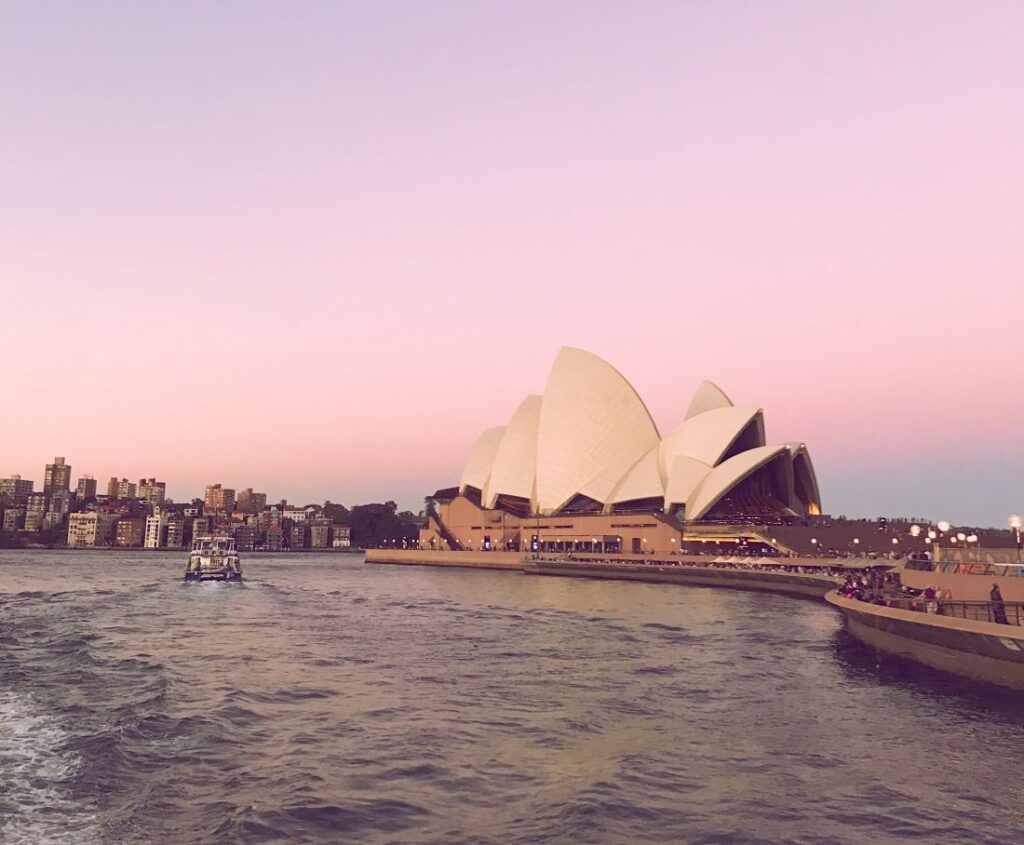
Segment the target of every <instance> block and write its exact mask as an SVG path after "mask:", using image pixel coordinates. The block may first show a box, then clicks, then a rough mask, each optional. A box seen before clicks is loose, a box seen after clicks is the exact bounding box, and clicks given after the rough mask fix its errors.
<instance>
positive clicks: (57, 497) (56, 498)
mask: <svg viewBox="0 0 1024 845" xmlns="http://www.w3.org/2000/svg"><path fill="white" fill-rule="evenodd" d="M74 501H75V500H74V494H73V493H72V492H71V491H70V490H57V491H54V492H53V493H51V494H50V498H49V501H48V502H47V506H46V509H47V511H48V512H50V513H55V514H59V515H60V516H61V518H63V517H65V516H67V515H68V514H69V513H71V508H72V505H73V504H74Z"/></svg>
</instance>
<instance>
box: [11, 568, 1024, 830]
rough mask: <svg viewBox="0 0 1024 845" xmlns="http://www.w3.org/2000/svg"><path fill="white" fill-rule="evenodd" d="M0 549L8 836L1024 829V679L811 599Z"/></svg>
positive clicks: (447, 572) (470, 574) (421, 571)
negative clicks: (988, 677) (936, 669)
mask: <svg viewBox="0 0 1024 845" xmlns="http://www.w3.org/2000/svg"><path fill="white" fill-rule="evenodd" d="M183 560H184V558H183V557H180V558H179V557H175V556H173V555H164V554H160V555H131V554H126V553H117V554H111V553H103V552H81V553H78V552H59V553H47V552H3V551H0V841H2V842H4V843H37V842H52V841H61V842H70V843H78V842H81V843H96V842H125V843H136V842H137V843H143V842H199V841H201V842H206V843H213V842H275V841H280V842H303V841H308V842H342V841H350V842H357V841H358V842H380V843H385V842H388V843H390V842H395V843H399V842H401V843H463V842H464V843H502V845H505V844H506V843H538V842H566V843H570V842H571V843H579V842H588V843H605V842H607V843H625V842H667V843H679V842H682V843H853V844H854V845H859V844H860V843H865V845H866V843H886V842H907V841H919V842H922V843H938V842H941V843H989V842H991V843H997V842H998V843H1009V842H1020V841H1024V811H1022V810H1024V804H1022V802H1021V800H1020V799H1021V784H1022V783H1024V756H1022V754H1021V753H1020V752H1021V749H1022V748H1024V697H1022V696H1021V695H1020V694H1017V693H1012V692H1008V691H1003V690H999V689H997V688H994V687H979V686H976V685H973V684H970V683H966V682H963V681H959V680H956V679H952V678H946V677H944V676H941V675H938V674H936V673H932V672H929V671H928V670H925V669H919V668H913V667H909V666H905V665H900V664H890V663H885V664H883V665H881V666H879V665H878V663H877V661H876V657H875V654H874V653H873V652H872V651H870V650H868V649H865V648H863V647H861V646H859V645H858V644H857V643H856V642H854V641H852V640H851V639H850V638H849V637H848V636H847V635H846V634H845V633H844V631H843V628H842V622H841V619H840V617H839V616H838V615H837V614H836V613H835V612H834V611H833V610H832V609H831V608H829V607H828V606H826V605H825V604H824V603H821V602H816V601H811V600H801V599H793V598H786V597H782V596H773V595H766V594H760V593H743V592H733V591H728V590H712V589H705V588H696V587H694V588H685V587H675V586H666V585H659V584H637V583H623V582H611V581H584V580H570V579H561V578H536V577H527V576H523V575H520V574H515V573H503V572H484V571H474V570H457V569H437V568H416V567H388V566H372V565H362V564H361V562H360V560H359V558H357V557H354V556H347V555H344V556H343V555H306V556H302V555H296V556H248V557H247V558H246V559H245V561H244V566H245V574H246V579H247V580H246V582H245V583H244V584H242V585H237V584H220V583H206V584H184V583H182V581H181V570H182V566H183Z"/></svg>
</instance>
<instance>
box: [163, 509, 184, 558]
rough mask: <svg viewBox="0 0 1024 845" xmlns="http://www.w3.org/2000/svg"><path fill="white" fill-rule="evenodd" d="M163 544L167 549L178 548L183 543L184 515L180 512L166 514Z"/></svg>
mask: <svg viewBox="0 0 1024 845" xmlns="http://www.w3.org/2000/svg"><path fill="white" fill-rule="evenodd" d="M164 545H165V546H167V548H169V549H180V548H181V547H182V546H184V545H185V517H184V516H182V515H181V514H180V513H169V514H167V529H166V539H165V541H164Z"/></svg>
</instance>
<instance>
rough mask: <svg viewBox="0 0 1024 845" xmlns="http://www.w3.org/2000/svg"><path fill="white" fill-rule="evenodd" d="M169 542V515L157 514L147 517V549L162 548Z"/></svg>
mask: <svg viewBox="0 0 1024 845" xmlns="http://www.w3.org/2000/svg"><path fill="white" fill-rule="evenodd" d="M166 540H167V514H165V513H162V514H156V515H153V516H147V517H146V539H145V546H146V548H147V549H159V548H162V547H163V545H164V543H165V542H166Z"/></svg>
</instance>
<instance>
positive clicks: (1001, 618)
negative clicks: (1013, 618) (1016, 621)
mask: <svg viewBox="0 0 1024 845" xmlns="http://www.w3.org/2000/svg"><path fill="white" fill-rule="evenodd" d="M988 598H989V601H991V602H992V619H993V620H994V621H995V622H997V623H998V624H1000V625H1009V624H1010V622H1009V620H1008V619H1007V618H1006V605H1005V604H1004V603H1003V594H1002V593H1001V592H1000V591H999V585H998V584H993V585H992V592H990V593H989V594H988Z"/></svg>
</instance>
